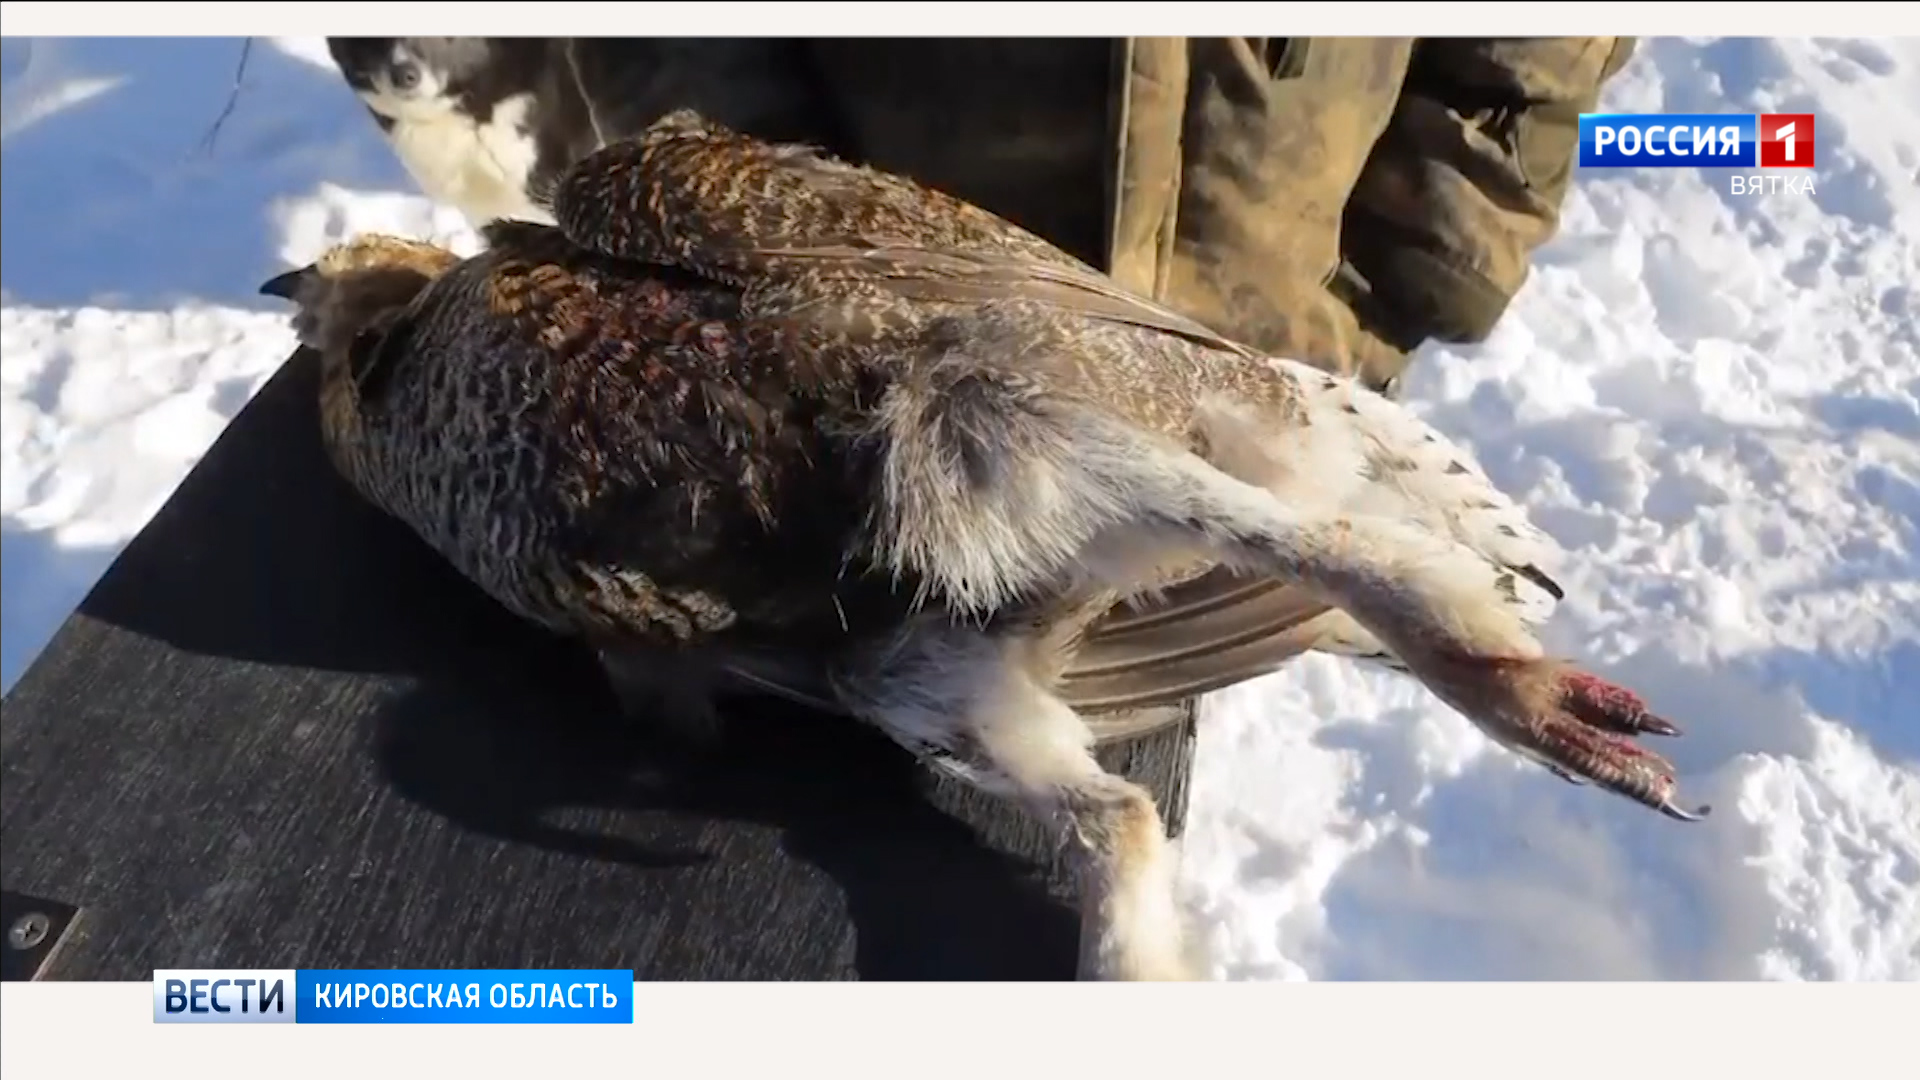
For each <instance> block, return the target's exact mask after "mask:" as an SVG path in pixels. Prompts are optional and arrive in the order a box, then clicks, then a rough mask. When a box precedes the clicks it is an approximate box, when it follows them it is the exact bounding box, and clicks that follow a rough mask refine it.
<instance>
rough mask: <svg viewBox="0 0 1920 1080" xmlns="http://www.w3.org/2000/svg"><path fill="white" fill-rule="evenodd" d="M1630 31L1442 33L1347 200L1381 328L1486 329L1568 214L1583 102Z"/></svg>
mask: <svg viewBox="0 0 1920 1080" xmlns="http://www.w3.org/2000/svg"><path fill="white" fill-rule="evenodd" d="M1632 52H1633V39H1631V38H1499V39H1493V38H1435V39H1431V40H1422V41H1421V42H1420V43H1419V44H1418V45H1417V46H1416V47H1415V49H1414V52H1413V57H1412V62H1411V63H1410V65H1409V67H1408V72H1407V78H1406V83H1405V86H1404V88H1403V91H1402V93H1401V95H1400V100H1399V103H1398V106H1397V108H1396V109H1395V111H1394V114H1393V122H1392V123H1391V124H1390V125H1389V126H1388V128H1387V130H1386V132H1385V134H1384V135H1383V136H1382V137H1381V138H1380V140H1379V142H1378V144H1377V145H1376V146H1375V147H1374V148H1373V152H1372V156H1371V157H1370V158H1369V159H1368V161H1367V164H1366V169H1365V171H1364V172H1363V173H1362V174H1361V176H1360V179H1359V183H1358V184H1357V185H1356V187H1355V189H1354V191H1353V197H1352V200H1351V201H1350V202H1349V203H1348V204H1347V206H1346V220H1345V229H1344V237H1343V240H1344V242H1343V247H1344V254H1345V256H1346V258H1347V260H1348V261H1349V263H1350V264H1351V268H1352V271H1353V273H1352V275H1351V278H1352V280H1355V281H1364V283H1365V284H1364V288H1365V289H1367V290H1368V291H1369V292H1370V293H1371V303H1362V304H1360V307H1361V310H1362V311H1363V313H1364V314H1365V316H1366V317H1368V318H1369V320H1370V321H1375V322H1376V324H1377V326H1378V331H1377V332H1380V333H1382V334H1385V335H1387V336H1390V337H1395V338H1398V339H1400V340H1403V341H1407V342H1409V343H1416V344H1417V343H1418V342H1419V341H1421V340H1425V339H1433V340H1437V341H1445V342H1456V343H1471V342H1478V341H1483V340H1485V339H1486V337H1487V335H1489V334H1490V333H1492V332H1493V328H1494V325H1495V324H1496V323H1497V322H1498V320H1499V319H1500V317H1501V316H1502V315H1503V314H1504V313H1505V312H1506V309H1507V306H1508V305H1509V304H1510V303H1511V302H1512V300H1513V298H1514V296H1515V295H1516V294H1518V292H1519V291H1520V287H1521V286H1522V285H1523V284H1524V283H1525V282H1526V279H1527V272H1528V267H1529V261H1530V259H1531V257H1532V255H1533V252H1534V250H1535V249H1536V248H1538V247H1539V246H1540V245H1541V244H1543V243H1545V242H1546V241H1547V240H1548V239H1550V238H1551V237H1552V236H1553V233H1554V231H1555V229H1556V228H1557V227H1558V226H1559V219H1560V207H1561V204H1562V202H1563V201H1564V200H1565V198H1566V195H1567V191H1568V188H1569V187H1570V186H1571V184H1572V179H1573V166H1574V153H1575V149H1576V147H1577V145H1578V141H1579V116H1580V113H1582V112H1587V111H1591V110H1593V109H1594V108H1595V107H1596V105H1597V103H1598V101H1599V97H1600V93H1601V90H1602V89H1603V87H1604V86H1605V84H1606V82H1607V80H1609V79H1610V78H1612V77H1613V75H1614V74H1615V73H1617V72H1618V71H1619V70H1620V69H1621V68H1622V67H1623V66H1625V64H1626V62H1627V60H1628V59H1629V57H1630V56H1631V55H1632Z"/></svg>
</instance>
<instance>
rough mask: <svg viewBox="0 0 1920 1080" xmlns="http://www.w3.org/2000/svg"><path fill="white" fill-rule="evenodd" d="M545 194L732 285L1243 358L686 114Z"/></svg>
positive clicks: (1048, 265) (596, 246)
mask: <svg viewBox="0 0 1920 1080" xmlns="http://www.w3.org/2000/svg"><path fill="white" fill-rule="evenodd" d="M551 202H552V209H553V214H554V218H555V220H556V221H557V222H558V224H559V227H560V228H561V230H562V231H563V232H565V234H566V235H567V238H568V239H569V240H571V241H572V242H573V243H575V244H577V245H579V246H581V247H583V248H586V249H588V250H591V251H595V252H598V253H600V254H603V255H609V256H613V257H616V258H623V259H632V260H637V261H642V262H649V263H657V264H664V265H670V266H675V267H678V268H680V269H682V270H686V271H690V272H692V273H695V274H699V275H702V276H705V277H708V278H711V279H714V280H719V281H725V282H728V283H731V284H735V285H742V286H744V285H749V284H751V283H753V282H756V281H759V280H761V279H763V278H766V277H768V276H780V277H789V276H790V277H797V278H802V279H805V280H807V281H809V282H812V283H816V284H819V285H822V286H827V285H829V284H830V283H831V282H834V281H854V282H859V283H862V284H864V285H868V286H873V285H878V286H881V287H884V288H886V289H888V290H889V291H891V292H892V293H894V294H896V295H898V296H900V297H902V298H903V299H910V300H933V301H944V302H950V303H987V302H992V301H1001V300H1009V299H1026V300H1032V301H1037V302H1040V303H1045V304H1048V305H1051V306H1054V307H1057V308H1060V309H1063V310H1066V311H1069V312H1071V313H1074V314H1077V315H1080V316H1083V317H1086V318H1093V319H1102V320H1109V321H1113V322H1120V323H1126V324H1129V325H1133V326H1139V327H1144V328H1148V329H1153V330H1158V331H1161V332H1163V333H1169V334H1176V335H1179V336H1181V337H1185V338H1189V339H1192V340H1194V341H1198V342H1200V343H1202V344H1204V345H1207V346H1208V347H1210V348H1217V349H1222V350H1225V351H1229V352H1235V353H1240V354H1251V352H1252V350H1250V349H1248V348H1247V347H1246V346H1244V345H1241V344H1239V343H1237V342H1234V341H1232V340H1230V339H1228V338H1226V337H1225V336H1223V335H1221V334H1218V333H1216V332H1214V331H1213V330H1210V329H1208V328H1207V327H1206V326H1203V325H1202V324H1200V323H1199V322H1196V321H1195V320H1193V319H1191V318H1188V317H1187V316H1185V315H1181V314H1180V313H1178V312H1176V311H1173V310H1171V309H1169V308H1167V307H1164V306H1162V305H1160V304H1157V303H1155V302H1153V301H1151V300H1148V299H1146V298H1144V297H1141V296H1137V295H1135V294H1134V293H1132V292H1130V291H1128V290H1126V289H1123V288H1121V287H1120V286H1119V285H1118V284H1116V283H1115V282H1114V281H1113V280H1112V279H1111V278H1109V277H1107V276H1106V275H1104V274H1102V273H1100V272H1099V271H1097V270H1095V269H1093V268H1092V267H1090V266H1087V265H1086V264H1084V263H1082V262H1080V261H1078V260H1076V259H1074V258H1073V257H1071V256H1069V255H1067V254H1066V253H1065V252H1063V251H1061V250H1060V249H1059V248H1057V247H1055V246H1054V245H1052V244H1050V243H1048V242H1046V241H1045V240H1042V239H1041V238H1039V237H1037V236H1035V235H1033V234H1032V233H1029V232H1027V231H1025V230H1024V229H1021V228H1019V227H1018V226H1016V225H1014V224H1012V223H1011V222H1009V221H1007V220H1005V219H1003V218H1001V217H999V216H997V215H994V214H992V213H989V212H988V211H986V210H983V209H981V208H979V207H977V206H974V205H973V204H971V203H968V202H966V201H964V200H961V199H956V198H953V197H951V196H948V195H945V194H943V193H940V192H937V191H934V190H932V189H929V188H926V187H924V186H922V185H920V184H918V183H915V182H914V181H912V180H910V179H907V178H905V177H900V176H896V175H893V174H890V173H885V172H881V171H879V170H875V169H869V168H863V167H860V166H855V165H851V164H848V163H846V162H842V161H838V160H835V159H833V158H830V157H827V156H825V155H823V154H820V153H818V152H816V151H814V150H812V149H811V148H807V147H797V146H782V145H775V144H771V143H767V142H763V141H761V140H758V139H753V138H750V137H747V136H744V135H740V134H738V133H736V132H733V131H731V130H729V129H726V128H724V127H721V126H718V125H715V124H711V123H708V122H707V121H705V120H703V119H701V118H700V117H699V116H698V115H697V114H694V113H691V112H687V111H684V110H683V111H680V112H675V113H671V114H669V115H667V116H666V117H663V118H662V119H661V120H660V121H658V122H657V123H655V124H654V125H653V126H652V127H651V128H649V129H648V130H647V131H646V132H644V133H643V134H641V135H640V136H639V137H637V138H635V139H632V140H628V141H624V142H619V143H615V144H612V145H610V146H607V147H605V148H603V149H601V150H599V151H596V152H595V153H593V154H591V155H589V156H588V157H587V158H585V159H583V160H582V161H580V162H579V163H578V164H576V165H575V166H574V167H573V169H571V170H570V171H569V173H568V174H567V176H566V177H565V178H563V179H562V180H561V181H560V183H559V184H558V185H557V186H556V188H555V190H554V193H553V195H552V198H551ZM760 314H763V315H764V314H767V313H766V312H761V313H760Z"/></svg>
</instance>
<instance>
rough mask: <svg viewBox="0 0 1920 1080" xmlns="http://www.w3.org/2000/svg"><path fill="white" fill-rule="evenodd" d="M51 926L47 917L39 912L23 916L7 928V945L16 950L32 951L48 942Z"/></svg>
mask: <svg viewBox="0 0 1920 1080" xmlns="http://www.w3.org/2000/svg"><path fill="white" fill-rule="evenodd" d="M50 925H51V923H49V921H48V920H47V917H46V916H45V915H42V914H41V913H40V912H38V911H35V912H32V913H30V914H26V915H22V916H20V917H19V918H18V919H15V920H14V922H13V925H12V926H10V927H8V928H7V944H8V945H9V946H11V947H13V948H15V949H31V948H33V947H34V946H35V945H38V944H40V943H41V942H42V941H45V940H47V928H48V927H49V926H50Z"/></svg>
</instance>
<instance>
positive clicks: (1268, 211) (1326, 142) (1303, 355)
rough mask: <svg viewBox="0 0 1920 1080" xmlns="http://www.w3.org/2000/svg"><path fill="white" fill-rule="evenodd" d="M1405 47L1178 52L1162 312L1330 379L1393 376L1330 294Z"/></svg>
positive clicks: (1333, 43) (1404, 43)
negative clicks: (1169, 310) (1176, 170)
mask: <svg viewBox="0 0 1920 1080" xmlns="http://www.w3.org/2000/svg"><path fill="white" fill-rule="evenodd" d="M1413 46H1414V39H1411V38H1291V39H1260V38H1211V39H1192V40H1190V41H1189V42H1188V43H1187V46H1186V51H1187V67H1188V70H1187V73H1186V80H1187V87H1188V89H1187V95H1186V104H1185V115H1184V122H1183V124H1182V125H1181V127H1180V143H1179V148H1178V152H1179V154H1180V174H1179V194H1178V204H1177V217H1176V219H1175V225H1174V240H1173V244H1172V249H1171V252H1170V253H1169V259H1168V265H1167V267H1166V268H1165V272H1164V275H1163V276H1164V278H1165V290H1164V294H1163V297H1162V298H1163V299H1164V300H1165V301H1166V302H1168V303H1170V304H1172V305H1173V306H1174V307H1177V308H1179V309H1180V310H1182V311H1184V312H1186V313H1188V314H1191V315H1193V316H1194V317H1196V318H1198V319H1200V320H1201V321H1202V322H1205V323H1207V324H1208V325H1211V326H1214V327H1215V328H1217V329H1219V330H1221V331H1223V332H1225V333H1228V334H1230V335H1232V336H1234V337H1236V338H1239V339H1241V340H1244V341H1246V342H1248V343H1249V344H1252V345H1255V346H1257V347H1259V348H1263V349H1266V350H1269V351H1272V352H1275V353H1279V354H1283V355H1286V356H1289V357H1293V358H1295V359H1299V360H1301V361H1304V362H1307V363H1311V364H1314V365H1315V366H1319V367H1324V368H1327V369H1329V370H1333V371H1338V372H1342V373H1356V374H1361V375H1363V376H1367V375H1371V374H1372V373H1373V372H1375V371H1377V370H1383V369H1388V370H1390V369H1394V368H1395V367H1396V365H1397V364H1398V363H1399V362H1400V361H1399V354H1398V350H1397V349H1396V348H1394V346H1393V344H1392V343H1390V342H1387V341H1384V340H1382V339H1380V338H1379V337H1377V336H1376V335H1374V334H1372V333H1370V332H1368V330H1366V329H1365V328H1363V327H1362V325H1361V324H1360V322H1359V320H1358V319H1357V318H1356V317H1355V315H1354V312H1353V311H1352V309H1351V308H1350V307H1349V306H1348V304H1347V303H1346V302H1344V301H1343V299H1342V298H1341V297H1340V296H1339V295H1338V294H1337V293H1336V292H1334V291H1333V290H1331V289H1330V288H1329V285H1330V284H1332V283H1333V282H1334V280H1335V277H1336V274H1337V272H1338V270H1339V267H1340V263H1341V252H1340V222H1341V215H1342V212H1343V211H1344V209H1345V207H1346V205H1347V201H1348V199H1349V197H1350V195H1351V193H1352V191H1353V189H1354V185H1355V184H1356V182H1358V180H1359V178H1360V176H1361V172H1362V170H1363V168H1364V167H1365V165H1366V162H1367V158H1368V155H1369V153H1371V151H1372V149H1373V145H1374V143H1375V142H1376V141H1377V140H1378V139H1379V137H1380V135H1381V133H1382V132H1383V131H1384V130H1385V129H1386V128H1387V125H1388V122H1389V120H1390V118H1391V117H1392V115H1393V110H1394V103H1395V101H1396V100H1397V98H1398V97H1399V95H1400V90H1401V81H1402V78H1403V76H1404V74H1405V72H1406V67H1407V63H1408V59H1409V57H1410V55H1411V54H1412V50H1413ZM1369 381H1371V382H1373V383H1374V384H1375V385H1376V387H1377V386H1378V384H1379V380H1377V379H1370V380H1369Z"/></svg>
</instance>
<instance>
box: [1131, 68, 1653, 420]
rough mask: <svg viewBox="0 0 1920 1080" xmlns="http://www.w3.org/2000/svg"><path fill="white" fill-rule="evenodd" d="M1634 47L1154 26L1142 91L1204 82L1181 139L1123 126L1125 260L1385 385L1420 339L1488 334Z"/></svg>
mask: <svg viewBox="0 0 1920 1080" xmlns="http://www.w3.org/2000/svg"><path fill="white" fill-rule="evenodd" d="M1630 53H1631V42H1630V40H1628V39H1615V38H1551V39H1517V40H1489V39H1445V40H1433V41H1428V40H1418V39H1412V38H1311V39H1284V40H1278V39H1261V38H1224V39H1142V40H1138V41H1135V42H1134V43H1132V44H1131V45H1130V56H1129V67H1130V72H1129V73H1130V76H1131V83H1130V85H1129V87H1128V90H1127V93H1128V95H1129V96H1130V97H1131V98H1134V99H1137V100H1139V101H1140V102H1141V103H1142V104H1143V106H1144V105H1147V104H1148V103H1150V102H1151V101H1152V100H1153V95H1155V94H1159V95H1160V96H1162V97H1164V96H1165V95H1166V92H1167V88H1168V87H1174V88H1176V90H1184V92H1185V95H1186V96H1185V103H1184V115H1183V116H1182V121H1181V123H1180V125H1179V128H1178V131H1177V132H1175V133H1173V134H1174V135H1177V138H1173V137H1169V135H1168V134H1167V133H1163V132H1159V131H1155V130H1151V129H1149V128H1148V127H1147V125H1146V124H1145V123H1144V122H1142V121H1140V120H1136V121H1134V123H1133V127H1132V129H1131V130H1129V129H1128V127H1127V125H1126V124H1124V123H1123V125H1122V138H1123V139H1125V138H1128V137H1131V138H1132V140H1133V142H1132V143H1131V144H1130V145H1129V146H1128V147H1127V148H1125V149H1123V152H1122V167H1121V178H1122V199H1121V208H1120V212H1119V213H1118V215H1117V220H1116V226H1115V229H1114V249H1115V250H1114V256H1113V260H1112V261H1113V263H1114V265H1115V268H1116V276H1119V277H1121V279H1122V280H1123V281H1126V282H1127V283H1128V284H1129V285H1131V286H1133V287H1135V288H1145V289H1148V290H1150V291H1152V292H1154V293H1156V294H1157V295H1159V296H1161V297H1162V298H1164V299H1166V300H1167V301H1168V302H1170V303H1171V304H1173V305H1174V306H1176V307H1179V308H1182V309H1183V310H1186V311H1188V312H1190V313H1192V314H1194V315H1196V316H1197V317H1199V318H1200V319H1202V320H1203V321H1206V322H1208V323H1210V324H1212V325H1215V326H1217V327H1219V328H1220V329H1222V330H1224V331H1226V332H1229V333H1232V334H1234V335H1235V336H1238V337H1240V338H1243V339H1245V340H1247V341H1249V342H1250V343H1252V344H1255V345H1259V346H1261V347H1263V348H1266V349H1270V350H1272V351H1275V352H1283V353H1287V354H1289V355H1292V356H1295V357H1297V358H1299V359H1302V360H1306V361H1308V362H1311V363H1315V364H1319V365H1322V366H1325V367H1328V368H1332V369H1334V370H1338V371H1342V372H1350V373H1356V374H1359V375H1360V376H1361V377H1362V378H1364V379H1365V380H1366V381H1367V382H1369V383H1371V384H1373V385H1375V386H1384V385H1386V384H1388V383H1390V382H1391V381H1393V380H1395V379H1397V377H1398V375H1399V374H1400V372H1401V370H1402V369H1403V368H1404V367H1405V364H1406V361H1407V354H1408V353H1409V352H1410V351H1411V350H1412V349H1413V348H1414V347H1415V346H1417V345H1419V344H1420V343H1421V342H1422V341H1425V340H1428V339H1438V340H1442V341H1478V340H1481V339H1482V338H1484V337H1485V336H1486V334H1487V333H1488V332H1490V331H1491V329H1492V326H1493V324H1494V322H1495V321H1496V320H1497V319H1498V317H1499V315H1500V314H1501V313H1502V312H1504V311H1505V309H1506V306H1507V304H1508V303H1509V302H1510V301H1511V300H1512V298H1513V295H1514V294H1515V293H1516V292H1517V291H1518V290H1519V287H1520V285H1521V284H1522V283H1523V282H1524V281H1525V277H1526V266H1527V260H1528V257H1529V256H1530V255H1531V253H1532V251H1533V249H1534V248H1535V247H1537V246H1538V245H1539V244H1540V243H1542V242H1544V241H1545V240H1546V239H1547V238H1548V237H1549V236H1550V235H1551V234H1552V232H1553V229H1554V227H1555V225H1556V224H1557V223H1558V212H1559V206H1560V201H1561V200H1562V199H1563V198H1564V196H1565V194H1566V189H1567V184H1568V180H1569V176H1570V173H1571V169H1572V162H1573V148H1574V141H1575V140H1576V139H1577V137H1578V130H1577V128H1578V125H1577V117H1578V114H1579V113H1580V112H1581V111H1583V110H1588V109H1591V108H1592V107H1593V102H1594V101H1595V100H1596V99H1597V97H1598V95H1599V91H1600V88H1601V86H1602V84H1603V83H1604V82H1605V80H1606V79H1607V78H1608V77H1610V76H1611V75H1612V74H1613V73H1614V72H1616V71H1618V70H1619V68H1620V66H1621V65H1622V64H1624V63H1625V61H1626V58H1627V56H1628V55H1629V54H1630ZM1138 113H1139V115H1140V116H1142V117H1154V116H1156V115H1162V113H1156V111H1155V110H1154V109H1152V108H1150V107H1143V108H1141V109H1140V110H1138ZM1161 147H1164V149H1163V150H1162V149H1160V148H1161ZM1156 152H1160V153H1164V154H1167V155H1177V156H1178V158H1179V162H1178V165H1177V166H1172V167H1165V166H1160V165H1159V163H1158V162H1156V161H1155V160H1154V155H1155V153H1156ZM1160 178H1171V182H1170V183H1167V184H1164V185H1163V186H1164V187H1166V188H1168V189H1169V190H1164V191H1163V190H1160V189H1159V188H1157V187H1156V185H1155V182H1154V181H1156V180H1158V179H1160Z"/></svg>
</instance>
